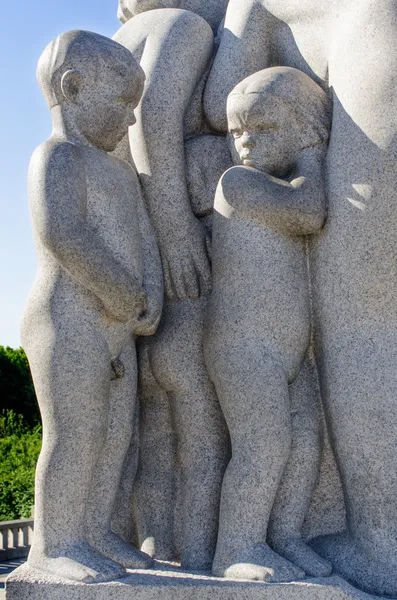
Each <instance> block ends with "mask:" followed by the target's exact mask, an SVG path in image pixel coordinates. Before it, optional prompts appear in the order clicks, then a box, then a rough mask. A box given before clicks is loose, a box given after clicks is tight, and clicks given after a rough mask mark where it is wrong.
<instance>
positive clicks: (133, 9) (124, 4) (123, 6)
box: [117, 0, 181, 23]
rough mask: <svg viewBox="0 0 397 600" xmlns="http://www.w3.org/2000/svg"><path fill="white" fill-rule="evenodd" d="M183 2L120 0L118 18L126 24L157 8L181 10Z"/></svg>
mask: <svg viewBox="0 0 397 600" xmlns="http://www.w3.org/2000/svg"><path fill="white" fill-rule="evenodd" d="M180 3H181V0H119V8H118V11H117V18H118V19H119V21H121V22H122V23H126V22H127V21H128V20H129V19H132V17H135V16H136V15H139V13H143V12H146V11H147V10H154V9H155V8H179V5H180Z"/></svg>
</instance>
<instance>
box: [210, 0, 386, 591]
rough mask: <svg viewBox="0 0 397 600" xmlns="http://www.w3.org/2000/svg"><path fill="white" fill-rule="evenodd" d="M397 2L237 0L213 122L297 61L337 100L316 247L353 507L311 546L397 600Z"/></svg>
mask: <svg viewBox="0 0 397 600" xmlns="http://www.w3.org/2000/svg"><path fill="white" fill-rule="evenodd" d="M396 11H397V8H396V5H395V3H394V2H392V1H390V0H385V1H384V2H381V3H376V2H373V1H371V0H366V1H365V2H360V3H346V2H343V1H342V0H337V1H336V2H331V3H330V2H327V1H326V0H322V1H320V2H318V1H317V0H316V1H314V0H307V1H306V2H304V3H303V4H302V2H297V1H296V0H289V1H287V2H284V1H283V0H247V1H246V2H244V3H241V2H240V1H239V0H230V2H229V5H228V9H227V14H226V19H225V30H224V34H223V36H222V40H221V43H220V46H219V50H218V52H217V55H216V57H215V61H214V64H213V67H212V70H211V74H210V77H209V80H208V83H207V86H206V93H205V99H204V102H205V109H206V115H207V117H208V119H209V121H210V123H211V125H212V127H213V128H214V129H215V130H216V131H224V132H225V131H226V129H227V117H226V100H227V96H228V94H229V93H230V91H231V90H232V89H233V88H234V86H235V85H236V84H238V83H239V82H240V81H241V80H242V79H243V78H245V77H247V76H249V75H251V74H252V73H254V72H256V71H258V70H260V69H263V68H266V67H269V66H274V65H287V66H291V67H296V68H298V69H300V70H301V71H303V72H305V73H306V74H308V75H309V76H310V77H312V78H313V79H314V80H315V81H316V82H317V83H319V85H321V86H322V87H323V88H324V89H326V90H329V94H330V96H331V99H332V102H333V120H332V134H331V141H330V146H329V150H328V154H327V160H326V182H327V184H326V193H327V199H328V220H327V223H326V225H325V227H324V229H323V231H322V232H321V233H320V235H318V236H314V239H313V243H312V245H311V249H310V262H311V275H312V294H313V310H314V317H313V318H314V337H315V347H316V354H317V361H318V365H319V370H320V384H321V393H322V399H323V402H324V407H325V413H326V419H327V424H328V429H329V432H330V438H331V440H332V446H333V450H334V453H335V456H336V460H337V465H338V469H339V473H340V476H341V479H342V484H343V490H344V497H345V503H346V509H347V529H346V531H345V532H343V533H340V534H336V535H332V536H328V537H326V538H321V539H319V540H317V541H316V542H315V543H314V546H313V547H314V548H315V549H316V551H317V552H319V553H321V554H322V555H323V556H324V557H325V558H327V559H328V560H330V561H331V562H332V564H333V567H334V570H335V571H336V572H337V573H339V574H341V575H342V576H343V577H345V578H346V579H347V580H348V581H350V582H351V583H353V584H354V585H356V586H358V587H359V588H361V589H363V590H365V591H367V592H370V593H374V594H380V595H382V594H388V595H392V596H395V595H397V571H396V557H397V503H396V502H395V498H396V494H397V477H396V472H397V448H396V439H397V421H396V419H395V417H394V415H395V413H396V410H395V406H396V400H395V398H396V393H397V382H396V377H395V368H394V356H395V354H396V348H397V329H396V326H395V315H396V297H397V296H396V292H395V289H394V282H395V277H394V265H395V249H394V246H393V241H392V240H394V231H395V228H396V223H395V220H396V213H395V211H394V209H393V198H394V187H395V183H394V182H395V173H396V168H395V165H396V164H397V135H396V127H397V125H396V122H395V114H396V111H395V110H394V109H395V103H396V95H395V89H394V83H393V81H394V73H395V70H396V67H397V53H396V45H395V35H396V28H397V12H396Z"/></svg>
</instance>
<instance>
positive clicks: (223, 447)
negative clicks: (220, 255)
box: [152, 300, 229, 570]
mask: <svg viewBox="0 0 397 600" xmlns="http://www.w3.org/2000/svg"><path fill="white" fill-rule="evenodd" d="M205 306H206V303H205V301H204V300H202V301H201V302H199V301H188V302H178V303H175V304H174V305H173V306H172V307H168V308H167V311H166V314H165V319H164V322H163V323H164V324H163V328H162V329H161V330H160V331H159V337H158V344H157V346H156V349H155V351H154V352H153V357H152V358H153V360H152V364H153V373H154V375H155V377H156V379H157V380H158V381H159V382H160V383H161V384H162V385H163V386H164V387H165V388H166V389H167V391H168V396H169V399H170V402H171V409H172V413H173V418H174V427H175V432H176V437H177V460H178V462H179V466H180V468H181V488H182V494H181V495H182V511H181V513H182V514H181V521H182V527H183V536H182V537H183V540H182V565H183V567H184V568H186V569H193V570H205V569H210V568H211V564H212V560H213V556H214V551H215V544H216V535H217V530H218V519H219V501H220V492H221V485H222V478H223V474H224V470H225V467H226V464H227V460H228V453H229V440H228V434H227V428H226V424H225V421H224V418H223V415H222V412H221V409H220V406H219V402H218V400H217V397H216V394H215V390H214V387H213V385H212V383H211V382H210V380H209V377H208V374H207V370H206V367H205V363H204V355H203V344H202V339H203V319H204V311H205Z"/></svg>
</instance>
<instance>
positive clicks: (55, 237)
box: [29, 143, 146, 321]
mask: <svg viewBox="0 0 397 600" xmlns="http://www.w3.org/2000/svg"><path fill="white" fill-rule="evenodd" d="M29 197H30V207H31V214H32V220H33V227H34V230H35V232H36V235H37V236H38V237H39V239H40V241H41V242H42V243H43V244H44V246H45V247H46V248H47V250H48V251H49V252H51V254H52V255H53V256H54V258H55V259H56V260H57V261H58V262H59V264H60V265H61V266H62V267H63V268H64V269H65V270H66V271H68V272H69V273H70V275H71V276H72V277H73V278H74V279H75V280H76V281H78V282H79V283H80V284H81V285H82V286H84V287H85V288H87V289H88V290H90V291H91V292H92V293H93V294H94V295H95V296H97V298H99V300H100V301H101V302H102V304H103V305H104V308H105V311H106V312H107V313H108V314H109V316H111V317H113V318H116V319H117V320H119V321H127V320H128V319H130V318H132V317H136V316H138V315H139V314H141V313H142V312H143V311H144V310H145V309H146V296H145V294H144V291H143V289H142V287H141V285H140V284H139V283H138V280H137V279H135V278H134V277H133V275H132V274H131V273H130V272H129V271H128V270H127V269H126V268H125V267H124V266H123V265H122V264H120V262H119V261H118V260H117V258H116V257H115V256H114V255H113V254H112V253H111V252H110V251H109V249H108V248H107V247H106V246H105V245H104V243H103V241H102V240H101V238H100V237H98V235H97V234H96V232H95V230H94V229H93V228H92V227H91V226H90V225H89V224H88V222H87V219H86V214H87V187H86V179H85V172H84V163H83V159H82V156H81V153H80V150H79V148H78V147H77V146H74V145H73V144H69V143H62V144H56V145H53V144H51V143H47V144H45V145H43V146H41V147H40V148H38V149H37V150H36V152H35V153H34V155H33V157H32V160H31V163H30V167H29Z"/></svg>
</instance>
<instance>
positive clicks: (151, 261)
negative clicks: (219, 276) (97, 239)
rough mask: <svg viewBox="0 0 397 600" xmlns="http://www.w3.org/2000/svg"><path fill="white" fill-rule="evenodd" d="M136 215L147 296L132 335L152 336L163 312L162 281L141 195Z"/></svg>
mask: <svg viewBox="0 0 397 600" xmlns="http://www.w3.org/2000/svg"><path fill="white" fill-rule="evenodd" d="M137 213H138V219H139V228H140V232H141V239H142V256H143V261H144V265H143V288H144V290H145V292H146V294H147V298H148V307H147V310H146V312H145V313H144V314H143V315H142V316H141V317H139V319H138V321H137V325H136V327H135V328H134V333H135V334H136V335H153V334H154V333H155V332H156V329H157V327H158V324H159V322H160V318H161V312H162V310H163V299H164V279H163V269H162V265H161V259H160V252H159V249H158V245H157V238H156V234H155V233H154V229H153V227H152V225H151V223H150V219H149V215H148V213H147V210H146V207H145V204H144V200H143V195H142V193H139V194H138V197H137Z"/></svg>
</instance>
